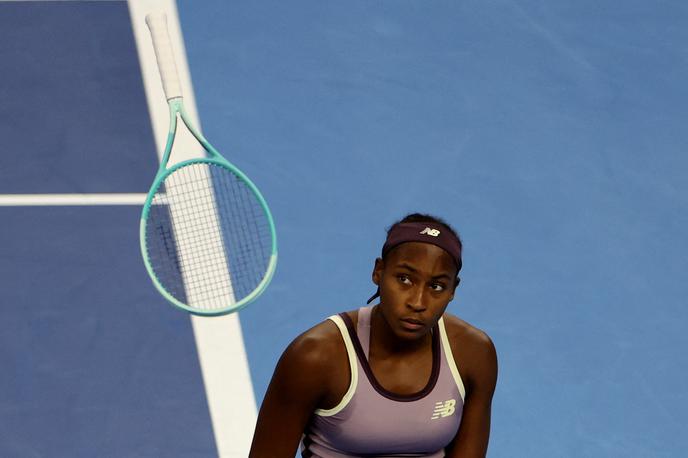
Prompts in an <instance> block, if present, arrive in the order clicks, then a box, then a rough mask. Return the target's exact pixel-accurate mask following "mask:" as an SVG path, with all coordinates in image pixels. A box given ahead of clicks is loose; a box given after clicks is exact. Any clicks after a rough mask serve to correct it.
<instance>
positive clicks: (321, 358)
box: [282, 320, 346, 369]
mask: <svg viewBox="0 0 688 458" xmlns="http://www.w3.org/2000/svg"><path fill="white" fill-rule="evenodd" d="M341 352H344V353H343V354H344V355H345V354H346V353H345V352H346V349H345V347H344V344H343V341H342V337H341V334H340V332H339V328H338V327H337V325H336V324H334V323H333V322H332V321H331V320H325V321H323V322H321V323H318V324H317V325H315V326H313V327H312V328H310V329H308V330H306V331H305V332H303V333H302V334H301V335H299V336H298V337H296V338H295V339H294V340H293V341H292V342H291V343H290V344H289V346H288V347H287V348H286V350H285V351H284V354H283V355H282V358H283V359H287V360H289V361H290V362H293V363H295V364H298V365H299V366H302V367H301V368H302V369H306V368H307V369H325V368H327V366H328V365H331V364H332V360H333V355H337V354H338V353H341Z"/></svg>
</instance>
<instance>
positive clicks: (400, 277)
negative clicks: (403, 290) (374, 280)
mask: <svg viewBox="0 0 688 458" xmlns="http://www.w3.org/2000/svg"><path fill="white" fill-rule="evenodd" d="M397 279H398V280H399V282H401V283H403V284H404V285H410V284H411V279H410V278H409V276H408V275H404V274H399V275H397Z"/></svg>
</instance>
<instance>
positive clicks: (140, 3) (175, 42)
mask: <svg viewBox="0 0 688 458" xmlns="http://www.w3.org/2000/svg"><path fill="white" fill-rule="evenodd" d="M128 4H129V14H130V16H131V22H132V29H133V31H134V36H135V38H136V47H137V50H138V54H139V63H140V65H141V74H142V76H143V83H144V88H145V90H146V98H147V99H148V109H149V112H150V116H151V124H152V126H153V134H154V137H155V142H156V145H157V150H158V155H159V157H161V156H162V153H163V150H164V147H165V140H166V138H167V132H168V121H169V112H168V107H167V104H166V103H165V95H164V94H163V91H162V84H161V82H160V74H159V72H158V68H157V64H156V60H155V54H154V52H153V46H152V44H151V38H150V34H149V32H148V28H147V27H146V24H145V16H146V14H148V13H151V12H164V13H165V14H166V15H167V23H168V28H169V34H170V40H171V42H172V47H173V48H174V52H175V59H176V63H177V70H178V72H179V80H180V84H181V87H182V92H183V95H184V105H185V107H186V111H187V113H188V114H189V116H190V117H191V120H192V122H193V123H194V124H195V125H196V126H197V127H199V128H200V122H199V120H198V114H197V111H196V104H195V100H194V94H193V87H192V84H191V75H190V73H189V68H188V64H187V60H186V53H185V48H184V41H183V38H182V34H181V26H180V24H179V16H178V12H177V5H176V3H175V2H174V0H129V2H128ZM183 153H186V154H183ZM189 153H191V154H189ZM194 154H195V156H196V157H198V156H202V155H203V152H202V149H201V148H200V146H199V145H198V142H196V140H195V139H194V138H193V137H192V136H191V134H190V133H189V132H188V131H186V129H183V128H182V129H180V130H179V132H178V134H177V137H176V139H175V150H174V151H173V153H172V156H173V157H172V158H171V159H170V164H174V163H176V162H179V161H181V160H184V159H191V158H192V157H193V155H194ZM191 323H192V326H193V329H194V335H195V338H196V348H197V350H198V357H199V360H200V365H201V372H202V374H203V382H204V384H205V391H206V397H207V399H208V409H209V411H210V419H211V422H212V426H213V431H214V434H215V443H216V446H217V450H218V453H219V455H220V457H222V458H245V457H246V456H248V452H249V449H250V446H251V439H252V437H253V430H254V428H255V424H256V418H257V409H256V401H255V396H254V393H253V385H252V383H251V374H250V372H249V368H248V360H247V357H246V350H245V347H244V340H243V336H242V332H241V324H240V322H239V316H238V314H237V313H233V314H230V315H225V316H221V317H213V318H205V317H198V316H195V315H192V316H191ZM180 420H181V422H182V424H183V422H184V421H183V419H180Z"/></svg>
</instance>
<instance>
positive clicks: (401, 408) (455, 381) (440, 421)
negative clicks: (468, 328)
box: [301, 306, 465, 458]
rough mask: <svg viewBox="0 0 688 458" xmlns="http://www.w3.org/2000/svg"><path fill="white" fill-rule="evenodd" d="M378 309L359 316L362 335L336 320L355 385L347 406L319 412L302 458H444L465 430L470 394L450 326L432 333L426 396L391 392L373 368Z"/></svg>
mask: <svg viewBox="0 0 688 458" xmlns="http://www.w3.org/2000/svg"><path fill="white" fill-rule="evenodd" d="M371 311H372V306H371V307H363V308H361V309H359V312H358V325H357V327H356V329H355V328H354V324H353V322H352V321H351V319H350V318H349V316H348V315H346V314H344V313H342V314H340V315H335V316H331V317H330V318H329V319H330V320H332V321H333V322H334V323H335V324H336V325H337V327H339V330H340V332H341V334H342V338H343V340H344V343H345V345H346V350H347V354H348V356H349V367H350V370H351V382H350V384H349V389H348V390H347V392H346V394H345V395H344V397H343V398H342V400H341V402H340V403H339V404H338V405H337V406H335V407H334V408H332V409H328V410H320V409H319V410H316V411H315V413H314V414H313V416H312V417H311V419H310V421H309V423H308V426H307V428H306V431H305V433H304V437H303V440H302V442H301V456H302V457H305V458H307V457H314V458H358V457H378V458H386V457H426V458H440V457H443V456H444V448H445V447H446V446H447V445H449V443H450V442H451V440H452V439H453V438H454V436H455V435H456V432H457V431H458V429H459V425H460V424H461V414H462V412H463V400H464V396H465V390H464V386H463V382H462V380H461V376H460V374H459V371H458V369H457V367H456V363H455V362H454V358H453V356H452V352H451V348H450V346H449V340H448V339H447V333H446V331H445V328H444V320H443V319H440V320H439V322H438V323H437V326H435V327H434V328H433V330H432V355H433V362H432V371H431V375H430V379H429V380H428V384H427V385H426V386H425V388H423V389H422V390H421V391H420V392H418V393H415V394H411V395H398V394H394V393H391V392H389V391H387V390H385V389H384V388H383V387H382V386H381V385H380V384H379V383H378V381H377V380H376V379H375V376H374V374H373V372H372V370H371V369H370V365H369V364H368V351H369V348H370V316H371Z"/></svg>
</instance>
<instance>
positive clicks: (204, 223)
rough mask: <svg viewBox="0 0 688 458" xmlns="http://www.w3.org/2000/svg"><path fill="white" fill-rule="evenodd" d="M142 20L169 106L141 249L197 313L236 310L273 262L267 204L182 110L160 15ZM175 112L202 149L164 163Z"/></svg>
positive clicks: (157, 281) (171, 294) (171, 296)
mask: <svg viewBox="0 0 688 458" xmlns="http://www.w3.org/2000/svg"><path fill="white" fill-rule="evenodd" d="M146 24H147V25H148V28H149V30H150V32H151V37H152V40H153V48H154V49H155V56H156V58H157V62H158V69H159V70H160V77H161V79H162V85H163V89H164V91H165V96H166V98H167V103H168V105H169V112H170V128H169V134H168V136H167V143H166V146H165V152H164V155H163V158H162V160H161V161H160V168H159V169H158V172H157V175H156V177H155V180H154V182H153V185H152V186H151V188H150V191H149V192H148V196H147V197H146V202H145V204H144V207H143V212H142V214H141V225H140V241H141V253H142V255H143V260H144V263H145V265H146V269H147V270H148V273H149V274H150V277H151V279H152V280H153V284H154V285H155V286H156V288H157V289H158V291H159V292H160V293H161V294H162V295H163V296H164V297H165V298H166V299H167V300H168V301H169V302H171V303H172V304H173V305H175V306H177V307H180V308H182V309H184V310H186V311H188V312H191V313H193V314H197V315H223V314H227V313H231V312H235V311H237V310H239V309H241V308H243V307H245V306H246V305H248V304H249V303H251V302H252V301H253V300H255V299H256V298H257V297H258V296H259V295H260V294H261V293H262V292H263V291H264V290H265V288H266V287H267V286H268V284H269V283H270V279H271V278H272V275H273V273H274V271H275V267H276V263H277V240H276V235H275V225H274V222H273V220H272V216H271V214H270V210H269V209H268V206H267V204H266V202H265V199H263V196H262V195H261V194H260V191H258V188H257V187H256V186H255V185H254V184H253V183H252V182H251V180H249V179H248V177H247V176H246V175H244V173H242V172H241V171H240V170H239V169H237V168H236V167H235V166H234V165H232V164H231V163H229V161H227V160H226V159H225V158H224V157H223V156H222V155H221V154H220V153H218V152H217V150H216V149H215V148H214V147H213V146H212V145H211V144H210V143H208V141H207V140H206V139H205V138H204V137H203V135H202V134H201V133H200V132H199V131H198V129H196V127H195V126H194V125H193V124H192V122H191V121H190V120H189V116H188V114H187V113H186V111H185V109H184V102H183V100H182V92H181V86H180V84H179V77H178V75H177V67H176V64H175V60H174V56H173V53H172V45H171V43H170V38H169V34H168V31H167V19H166V17H165V15H164V14H149V15H148V16H146ZM178 119H181V121H182V122H183V124H184V125H185V126H186V128H187V129H188V130H189V131H190V132H191V134H193V136H194V137H195V138H196V140H197V141H198V143H199V144H200V145H201V146H202V147H203V149H204V150H205V152H206V153H207V154H206V155H205V156H206V157H201V158H196V159H191V160H185V161H182V162H179V163H177V164H174V165H173V166H171V167H169V168H168V167H167V163H168V161H169V159H170V153H171V152H172V147H173V145H174V143H175V135H176V133H177V124H178Z"/></svg>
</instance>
